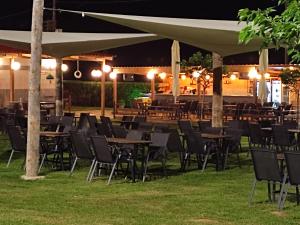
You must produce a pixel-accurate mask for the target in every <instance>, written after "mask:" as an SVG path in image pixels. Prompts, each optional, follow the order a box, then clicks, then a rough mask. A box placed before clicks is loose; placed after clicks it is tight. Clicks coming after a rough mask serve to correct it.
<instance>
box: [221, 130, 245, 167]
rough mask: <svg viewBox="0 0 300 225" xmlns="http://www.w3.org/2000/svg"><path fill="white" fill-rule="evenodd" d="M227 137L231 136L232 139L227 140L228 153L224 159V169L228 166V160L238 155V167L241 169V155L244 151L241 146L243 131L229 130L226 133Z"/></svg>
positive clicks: (226, 152)
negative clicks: (233, 155)
mask: <svg viewBox="0 0 300 225" xmlns="http://www.w3.org/2000/svg"><path fill="white" fill-rule="evenodd" d="M225 133H226V135H229V136H230V138H227V139H225V145H226V151H225V159H224V168H226V166H227V160H228V157H229V155H230V154H236V157H237V160H238V165H239V167H241V161H240V155H239V153H240V152H241V151H242V146H241V137H242V134H243V131H242V130H241V129H234V128H227V129H226V131H225Z"/></svg>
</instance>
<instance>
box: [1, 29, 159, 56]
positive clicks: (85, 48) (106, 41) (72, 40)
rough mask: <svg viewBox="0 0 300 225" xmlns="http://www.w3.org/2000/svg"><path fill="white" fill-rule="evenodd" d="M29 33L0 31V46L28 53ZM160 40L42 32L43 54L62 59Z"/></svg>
mask: <svg viewBox="0 0 300 225" xmlns="http://www.w3.org/2000/svg"><path fill="white" fill-rule="evenodd" d="M30 35H31V32H30V31H11V30H0V45H5V46H8V47H12V48H17V49H22V50H28V51H30V43H31V36H30ZM158 39H161V38H160V37H158V36H156V35H153V34H133V33H127V34H124V33H122V34H121V33H67V32H43V40H42V48H43V54H46V55H49V56H52V57H57V58H62V57H65V56H71V55H79V54H84V53H90V52H96V51H101V50H105V49H110V48H117V47H122V46H127V45H133V44H138V43H143V42H147V41H153V40H158Z"/></svg>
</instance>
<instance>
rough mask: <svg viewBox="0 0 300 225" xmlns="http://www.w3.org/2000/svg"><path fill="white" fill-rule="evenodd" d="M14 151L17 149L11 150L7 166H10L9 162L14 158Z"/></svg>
mask: <svg viewBox="0 0 300 225" xmlns="http://www.w3.org/2000/svg"><path fill="white" fill-rule="evenodd" d="M14 152H15V150H13V149H12V150H11V153H10V156H9V159H8V162H7V164H6V167H9V164H10V161H11V159H12V157H13V154H14Z"/></svg>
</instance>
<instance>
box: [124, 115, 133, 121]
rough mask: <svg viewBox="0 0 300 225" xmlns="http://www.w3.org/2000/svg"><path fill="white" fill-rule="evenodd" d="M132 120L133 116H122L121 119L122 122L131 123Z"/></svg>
mask: <svg viewBox="0 0 300 225" xmlns="http://www.w3.org/2000/svg"><path fill="white" fill-rule="evenodd" d="M132 120H133V116H123V117H122V121H132Z"/></svg>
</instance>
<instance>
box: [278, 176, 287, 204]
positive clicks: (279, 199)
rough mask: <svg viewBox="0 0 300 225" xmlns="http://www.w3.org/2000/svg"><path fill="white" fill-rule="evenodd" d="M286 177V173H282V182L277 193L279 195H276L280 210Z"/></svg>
mask: <svg viewBox="0 0 300 225" xmlns="http://www.w3.org/2000/svg"><path fill="white" fill-rule="evenodd" d="M286 179H287V174H284V177H283V182H282V185H281V189H280V193H279V196H278V209H279V210H280V206H281V202H282V197H283V191H284V189H285V185H286Z"/></svg>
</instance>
